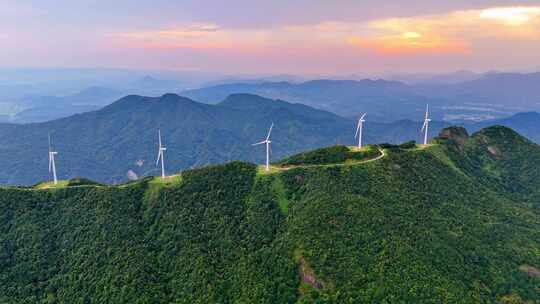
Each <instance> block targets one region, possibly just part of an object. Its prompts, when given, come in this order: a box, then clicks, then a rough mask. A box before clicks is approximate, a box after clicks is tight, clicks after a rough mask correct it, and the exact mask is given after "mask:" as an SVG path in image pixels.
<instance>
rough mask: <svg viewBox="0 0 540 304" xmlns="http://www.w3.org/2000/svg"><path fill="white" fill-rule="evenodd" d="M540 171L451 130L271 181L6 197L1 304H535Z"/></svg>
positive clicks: (178, 179)
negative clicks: (426, 142) (424, 141)
mask: <svg viewBox="0 0 540 304" xmlns="http://www.w3.org/2000/svg"><path fill="white" fill-rule="evenodd" d="M377 150H378V151H379V153H378V154H374V153H373V151H377ZM335 153H337V156H335V155H334V154H335ZM355 153H361V155H360V156H358V155H356V154H355ZM381 153H382V154H381ZM539 161H540V147H539V146H537V145H536V144H533V143H531V142H529V141H528V140H526V139H524V138H522V137H521V136H519V135H518V134H517V133H515V132H513V131H512V130H510V129H507V128H504V127H490V128H486V129H483V130H481V131H479V132H477V133H475V134H474V135H472V136H470V137H469V136H468V135H467V133H466V131H465V130H464V129H461V128H450V129H445V130H444V131H443V132H442V133H441V136H440V138H438V139H436V140H435V141H434V143H433V144H432V145H430V146H428V147H416V146H414V145H411V144H405V145H402V146H392V145H383V146H381V147H376V146H372V147H370V148H368V149H366V150H365V151H360V152H357V151H356V150H355V149H349V150H348V151H347V150H344V148H343V147H334V148H329V149H322V150H317V151H315V152H309V153H305V154H302V155H297V156H294V157H291V158H288V159H287V160H285V161H284V162H281V163H276V164H275V165H274V166H273V167H272V170H271V171H270V173H265V172H264V171H262V170H260V169H258V168H257V167H256V166H255V165H252V164H249V163H242V162H232V163H229V164H225V165H220V166H214V167H206V168H202V169H196V170H190V171H185V172H183V173H182V174H181V175H180V176H175V177H172V178H170V179H169V180H166V181H160V180H158V179H151V178H149V179H145V180H141V181H137V182H133V183H130V184H126V185H121V186H104V185H92V184H91V183H90V182H88V181H85V180H77V181H73V182H72V183H71V185H69V184H67V185H65V186H61V187H58V188H47V185H38V186H36V187H34V188H2V189H0V231H2V233H0V269H1V270H2V271H1V272H0V303H537V302H539V301H540V270H539V269H540V250H539V242H540V210H539V202H540V201H539V199H540V195H539V194H540V191H539V190H538V189H540V187H539V186H540V173H539V171H538V170H537V168H536V166H537V164H538V163H539ZM291 165H294V166H291ZM280 166H286V167H280Z"/></svg>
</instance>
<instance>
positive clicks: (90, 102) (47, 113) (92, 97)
mask: <svg viewBox="0 0 540 304" xmlns="http://www.w3.org/2000/svg"><path fill="white" fill-rule="evenodd" d="M121 96H123V94H122V93H121V92H119V91H117V90H113V89H109V88H105V87H89V88H87V89H84V90H82V91H80V92H77V93H75V94H70V95H65V96H28V97H25V98H23V99H21V100H18V101H16V102H15V103H16V104H17V105H18V107H20V108H22V109H23V110H21V111H17V112H16V113H10V114H11V116H10V117H9V119H8V120H7V121H8V122H13V123H32V122H45V121H49V120H53V119H58V118H62V117H68V116H71V115H74V114H79V113H83V112H88V111H93V110H97V109H99V108H101V107H103V106H105V105H108V104H110V103H112V102H114V101H115V100H117V99H118V98H120V97H121Z"/></svg>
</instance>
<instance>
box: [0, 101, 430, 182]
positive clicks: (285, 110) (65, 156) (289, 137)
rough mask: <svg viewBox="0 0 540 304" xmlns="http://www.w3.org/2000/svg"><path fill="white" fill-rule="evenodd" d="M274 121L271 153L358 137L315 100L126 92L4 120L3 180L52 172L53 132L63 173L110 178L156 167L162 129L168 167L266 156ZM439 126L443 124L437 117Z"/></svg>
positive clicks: (383, 138)
mask: <svg viewBox="0 0 540 304" xmlns="http://www.w3.org/2000/svg"><path fill="white" fill-rule="evenodd" d="M272 122H273V123H275V128H274V133H273V135H272V139H273V144H272V148H273V150H272V151H273V155H272V157H273V159H280V158H282V157H285V156H288V155H291V154H294V153H298V152H300V151H305V150H308V149H314V148H319V147H324V146H328V145H335V144H338V143H340V144H353V142H354V131H355V126H356V123H355V121H353V120H351V119H345V118H342V117H339V116H337V115H335V114H332V113H329V112H325V111H321V110H316V109H314V108H311V107H308V106H305V105H301V104H292V103H288V102H285V101H281V100H271V99H266V98H262V97H259V96H256V95H249V94H236V95H231V96H229V97H228V98H226V99H225V100H224V101H222V102H221V103H219V104H217V105H209V104H203V103H199V102H195V101H193V100H191V99H188V98H183V97H180V96H178V95H174V94H166V95H163V96H161V97H157V98H150V97H142V96H135V95H133V96H127V97H125V98H122V99H120V100H118V101H117V102H115V103H113V104H111V105H109V106H107V107H105V108H103V109H101V110H98V111H94V112H87V113H83V114H78V115H74V116H71V117H67V118H63V119H58V120H53V121H49V122H44V123H36V124H25V125H16V124H0V168H2V169H1V170H0V184H12V185H13V184H15V185H20V184H24V185H30V184H33V183H36V182H38V181H43V180H46V179H47V178H48V171H47V157H48V156H47V151H48V147H47V145H48V142H47V133H48V132H50V133H51V136H52V138H53V146H54V149H55V150H56V151H58V152H59V154H58V156H57V166H58V174H59V176H60V177H61V178H66V179H69V178H75V177H78V176H84V177H87V178H91V179H93V180H97V181H99V182H105V183H118V182H124V181H126V180H127V179H128V177H131V178H135V177H139V178H141V177H144V176H148V175H155V174H156V173H158V171H157V168H156V167H155V160H156V156H157V154H156V153H157V144H158V143H157V129H158V128H161V131H162V135H163V139H164V144H165V145H166V146H167V149H168V150H167V152H166V155H165V160H166V163H167V168H168V170H169V171H173V172H175V171H180V170H184V169H186V168H196V167H201V166H204V165H208V164H216V163H223V162H228V161H233V160H243V161H250V162H260V161H262V160H263V159H264V157H265V153H264V149H263V148H262V147H260V146H259V147H253V146H252V144H253V143H255V142H258V141H260V140H262V139H264V137H265V136H266V134H267V132H268V128H269V127H270V124H271V123H272ZM420 126H421V125H420V123H417V122H412V121H402V122H398V123H396V124H392V125H386V124H377V123H371V122H370V123H369V124H368V125H367V127H366V132H365V142H387V141H390V142H394V141H400V140H405V139H407V140H409V139H417V138H419V137H420V136H421V134H420V131H419V130H420ZM432 130H433V134H432V135H436V132H437V130H438V127H437V124H433V128H432Z"/></svg>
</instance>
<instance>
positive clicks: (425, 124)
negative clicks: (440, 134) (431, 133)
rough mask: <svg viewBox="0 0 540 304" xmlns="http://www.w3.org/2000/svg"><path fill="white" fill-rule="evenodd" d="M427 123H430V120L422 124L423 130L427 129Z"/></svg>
mask: <svg viewBox="0 0 540 304" xmlns="http://www.w3.org/2000/svg"><path fill="white" fill-rule="evenodd" d="M427 124H428V121H427V120H424V124H423V125H422V130H421V132H424V130H425V129H426V126H427Z"/></svg>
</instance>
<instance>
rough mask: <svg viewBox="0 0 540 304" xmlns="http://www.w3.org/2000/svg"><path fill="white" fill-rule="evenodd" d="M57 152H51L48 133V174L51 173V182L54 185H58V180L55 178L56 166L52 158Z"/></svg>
mask: <svg viewBox="0 0 540 304" xmlns="http://www.w3.org/2000/svg"><path fill="white" fill-rule="evenodd" d="M57 154H58V152H55V151H53V150H52V146H51V134H50V133H49V173H52V176H53V182H54V184H55V185H57V184H58V179H57V178H56V164H55V162H54V156H55V155H57Z"/></svg>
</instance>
